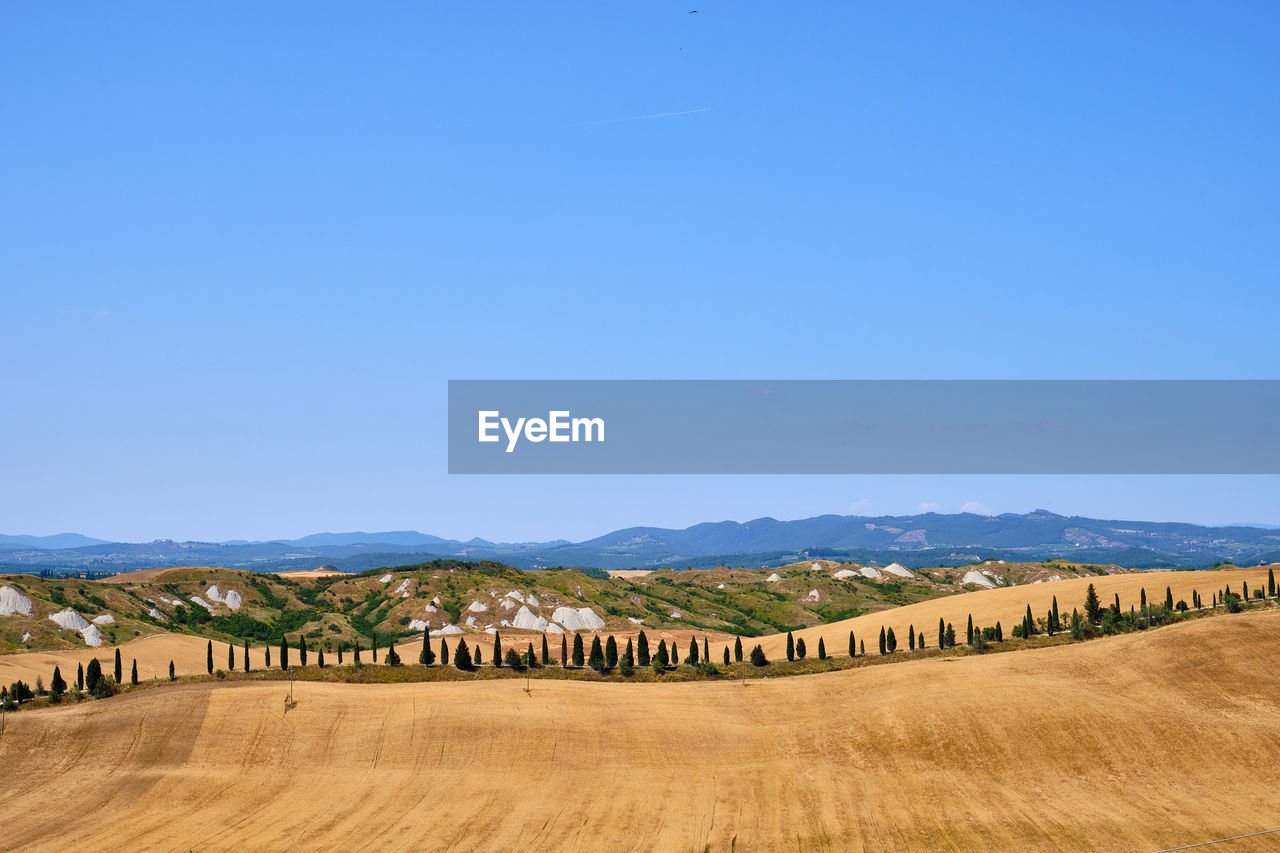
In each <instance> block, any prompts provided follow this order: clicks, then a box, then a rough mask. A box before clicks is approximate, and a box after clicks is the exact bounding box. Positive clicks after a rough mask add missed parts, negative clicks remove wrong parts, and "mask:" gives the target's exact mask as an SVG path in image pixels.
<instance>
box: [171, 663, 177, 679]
mask: <svg viewBox="0 0 1280 853" xmlns="http://www.w3.org/2000/svg"><path fill="white" fill-rule="evenodd" d="M169 680H170V681H177V680H178V676H177V674H176V673H175V672H174V671H173V661H169Z"/></svg>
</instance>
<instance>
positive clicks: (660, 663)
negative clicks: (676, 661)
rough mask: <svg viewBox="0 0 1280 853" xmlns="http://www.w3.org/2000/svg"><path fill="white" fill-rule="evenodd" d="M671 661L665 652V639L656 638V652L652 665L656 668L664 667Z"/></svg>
mask: <svg viewBox="0 0 1280 853" xmlns="http://www.w3.org/2000/svg"><path fill="white" fill-rule="evenodd" d="M670 663H671V658H670V656H669V655H668V654H667V641H666V640H658V653H657V654H656V655H654V656H653V665H654V667H655V668H657V669H666V668H667V665H668V664H670Z"/></svg>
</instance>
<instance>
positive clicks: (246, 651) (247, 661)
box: [244, 638, 249, 672]
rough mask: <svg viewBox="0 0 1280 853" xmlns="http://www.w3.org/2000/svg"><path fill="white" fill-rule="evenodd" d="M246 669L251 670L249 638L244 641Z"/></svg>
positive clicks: (246, 670)
mask: <svg viewBox="0 0 1280 853" xmlns="http://www.w3.org/2000/svg"><path fill="white" fill-rule="evenodd" d="M244 671H245V672H248V671H249V640H248V639H247V638H246V639H245V641H244Z"/></svg>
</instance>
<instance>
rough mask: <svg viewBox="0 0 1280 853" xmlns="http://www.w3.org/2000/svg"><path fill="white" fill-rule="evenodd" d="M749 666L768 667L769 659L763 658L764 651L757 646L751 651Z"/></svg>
mask: <svg viewBox="0 0 1280 853" xmlns="http://www.w3.org/2000/svg"><path fill="white" fill-rule="evenodd" d="M751 665H752V666H768V665H769V659H768V658H767V657H765V656H764V649H762V648H760V646H759V644H757V645H756V646H755V647H754V648H752V649H751Z"/></svg>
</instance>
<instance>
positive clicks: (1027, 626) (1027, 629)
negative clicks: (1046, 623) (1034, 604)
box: [1022, 604, 1036, 637]
mask: <svg viewBox="0 0 1280 853" xmlns="http://www.w3.org/2000/svg"><path fill="white" fill-rule="evenodd" d="M1035 633H1036V620H1035V619H1034V618H1033V617H1032V616H1031V605H1030V604H1028V605H1027V613H1026V615H1025V616H1023V617H1022V636H1024V637H1030V636H1032V635H1033V634H1035Z"/></svg>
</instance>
